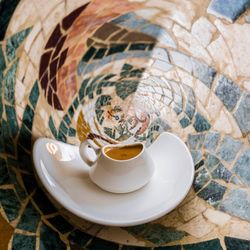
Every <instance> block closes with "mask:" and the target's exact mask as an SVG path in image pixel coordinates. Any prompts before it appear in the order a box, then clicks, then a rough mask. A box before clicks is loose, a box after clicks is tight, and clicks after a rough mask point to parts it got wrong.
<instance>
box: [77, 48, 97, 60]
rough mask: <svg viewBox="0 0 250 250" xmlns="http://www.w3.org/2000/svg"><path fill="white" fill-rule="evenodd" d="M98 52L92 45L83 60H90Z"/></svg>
mask: <svg viewBox="0 0 250 250" xmlns="http://www.w3.org/2000/svg"><path fill="white" fill-rule="evenodd" d="M95 52H96V49H95V48H94V47H92V46H91V47H90V48H89V50H88V51H87V52H86V53H85V55H84V56H83V58H82V60H81V61H82V62H88V61H89V60H90V58H91V57H92V56H93V55H94V53H95Z"/></svg>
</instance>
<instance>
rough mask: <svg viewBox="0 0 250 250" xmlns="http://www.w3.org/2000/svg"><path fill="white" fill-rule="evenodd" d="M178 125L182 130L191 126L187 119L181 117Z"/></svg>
mask: <svg viewBox="0 0 250 250" xmlns="http://www.w3.org/2000/svg"><path fill="white" fill-rule="evenodd" d="M180 124H181V127H182V128H186V127H187V126H189V125H190V124H191V121H190V120H189V119H188V118H187V117H183V118H181V120H180Z"/></svg>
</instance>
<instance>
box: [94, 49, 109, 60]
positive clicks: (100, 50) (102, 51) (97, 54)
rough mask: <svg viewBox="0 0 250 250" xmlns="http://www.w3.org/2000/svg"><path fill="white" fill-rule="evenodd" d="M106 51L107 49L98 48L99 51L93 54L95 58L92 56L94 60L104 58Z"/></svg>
mask: <svg viewBox="0 0 250 250" xmlns="http://www.w3.org/2000/svg"><path fill="white" fill-rule="evenodd" d="M106 51H107V49H105V48H100V49H99V50H98V51H97V52H96V54H95V56H94V59H102V58H103V57H104V55H105V53H106Z"/></svg>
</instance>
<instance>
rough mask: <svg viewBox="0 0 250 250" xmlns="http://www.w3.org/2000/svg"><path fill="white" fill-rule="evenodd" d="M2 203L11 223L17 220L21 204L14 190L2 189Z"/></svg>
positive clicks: (0, 194)
mask: <svg viewBox="0 0 250 250" xmlns="http://www.w3.org/2000/svg"><path fill="white" fill-rule="evenodd" d="M0 203H1V205H2V207H3V209H4V212H5V214H6V215H7V217H8V220H9V221H13V220H15V219H16V218H17V216H18V212H19V209H20V202H19V201H18V199H17V196H16V194H15V192H14V190H12V189H0Z"/></svg>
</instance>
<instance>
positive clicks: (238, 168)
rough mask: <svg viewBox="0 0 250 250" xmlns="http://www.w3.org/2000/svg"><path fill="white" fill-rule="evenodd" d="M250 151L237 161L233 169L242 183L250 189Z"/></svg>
mask: <svg viewBox="0 0 250 250" xmlns="http://www.w3.org/2000/svg"><path fill="white" fill-rule="evenodd" d="M249 166H250V150H247V151H245V152H244V153H243V154H242V155H241V156H240V157H239V159H238V160H237V162H236V163H235V165H234V167H233V169H232V170H233V172H234V173H236V174H237V175H238V176H240V178H241V179H242V181H243V182H244V183H245V184H247V185H248V186H249V187H250V172H249V169H248V167H249Z"/></svg>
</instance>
